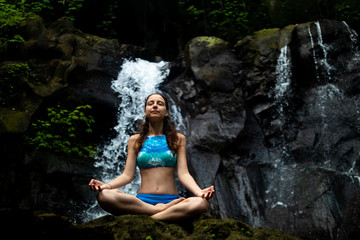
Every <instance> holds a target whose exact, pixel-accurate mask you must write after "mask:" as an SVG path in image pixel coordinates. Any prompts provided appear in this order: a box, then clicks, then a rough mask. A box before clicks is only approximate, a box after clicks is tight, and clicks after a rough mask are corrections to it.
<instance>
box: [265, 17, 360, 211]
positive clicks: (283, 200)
mask: <svg viewBox="0 0 360 240" xmlns="http://www.w3.org/2000/svg"><path fill="white" fill-rule="evenodd" d="M315 26H316V31H317V37H316V38H314V37H313V35H312V33H311V29H310V27H308V33H309V37H310V43H311V45H312V49H311V52H312V55H313V60H314V65H315V74H316V76H315V77H316V80H317V84H318V85H319V86H317V87H315V88H313V90H312V91H313V95H311V96H310V97H311V98H312V99H313V103H314V105H312V106H309V107H310V108H312V110H311V112H312V114H313V116H312V119H319V121H318V122H317V123H316V124H315V125H317V129H318V132H317V140H316V146H315V148H316V149H317V151H319V152H321V155H322V157H320V158H318V159H316V161H314V162H309V163H306V164H304V171H305V169H307V168H309V167H310V168H321V169H324V170H325V171H331V172H334V171H335V172H337V174H341V175H345V176H348V177H350V178H351V179H352V180H353V181H356V182H358V183H359V184H360V173H359V172H358V171H357V165H358V164H359V163H358V162H357V161H358V160H359V159H360V144H359V142H358V141H353V142H351V143H349V146H348V149H349V150H348V151H349V152H352V154H353V155H354V156H351V158H350V157H349V159H354V160H352V162H350V161H349V162H346V161H339V159H338V158H337V155H336V151H337V150H336V149H332V148H333V146H336V144H337V143H338V141H342V139H341V138H340V139H339V135H336V134H334V132H332V131H330V129H334V126H336V124H338V122H339V116H338V115H337V116H335V113H336V112H339V109H340V110H342V111H343V113H344V116H343V119H344V121H347V122H354V123H355V122H356V129H357V132H358V133H360V108H359V106H358V105H359V104H358V103H357V99H353V98H351V97H350V96H346V95H345V93H344V91H343V90H341V86H340V85H339V83H335V82H340V83H341V81H338V79H337V78H336V74H335V72H336V71H337V69H336V67H335V66H331V64H330V63H329V61H328V58H329V57H328V56H329V54H328V53H329V52H330V51H331V49H332V47H331V46H330V45H327V44H326V43H324V40H323V37H322V32H321V26H320V23H319V22H316V23H315ZM348 31H349V35H350V38H351V40H352V42H353V46H354V49H353V50H356V52H354V57H353V58H352V60H353V61H354V60H356V59H359V58H358V56H359V55H358V52H357V48H356V47H355V46H356V36H357V34H356V33H355V32H354V31H353V30H351V29H350V28H348ZM290 56H291V52H290V49H289V48H288V47H287V46H285V47H283V48H282V49H281V51H280V55H279V58H278V60H277V65H276V72H275V74H276V83H275V94H274V105H275V110H276V115H275V116H274V120H273V124H274V125H276V126H277V127H278V129H279V131H280V134H279V135H278V136H279V137H280V138H281V139H279V140H280V142H278V143H277V144H278V145H277V146H274V148H276V149H277V150H275V149H274V150H275V151H273V154H274V155H273V157H274V159H275V160H274V163H273V164H272V167H273V171H271V172H269V174H268V175H267V176H266V180H267V181H268V182H269V183H268V184H267V185H268V188H267V189H266V191H265V202H266V204H267V205H268V206H269V207H270V208H275V207H281V208H294V209H296V206H293V205H292V204H293V203H294V202H296V201H295V200H294V199H296V196H295V191H296V190H295V189H296V181H297V180H296V179H297V177H298V176H297V174H296V172H294V169H296V163H294V164H293V165H289V164H288V163H287V162H288V161H287V159H291V158H292V157H293V156H292V153H291V151H289V148H290V146H289V143H288V140H287V131H288V129H287V128H289V126H287V117H288V116H287V114H288V113H286V111H284V110H286V109H287V107H288V106H289V101H290V99H291V92H292V89H291V77H292V72H291V58H290ZM357 61H358V60H357ZM311 102H312V101H311ZM354 108H356V112H357V116H353V114H354ZM314 115H316V116H314ZM354 119H355V121H353V120H354ZM334 124H335V125H334ZM335 135H336V137H335ZM355 155H357V156H355ZM289 162H294V161H293V160H290V161H289ZM344 162H345V163H344ZM302 212H303V210H302V209H301V208H300V209H298V210H297V211H295V212H294V214H295V215H297V214H302Z"/></svg>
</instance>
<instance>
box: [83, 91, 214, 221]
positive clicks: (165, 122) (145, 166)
mask: <svg viewBox="0 0 360 240" xmlns="http://www.w3.org/2000/svg"><path fill="white" fill-rule="evenodd" d="M144 113H145V122H144V123H143V125H142V127H141V128H140V133H139V134H135V135H133V136H131V137H130V139H129V142H128V150H127V151H128V152H127V160H126V164H125V169H124V171H123V173H122V174H121V175H120V176H118V177H117V178H115V179H114V180H112V181H110V182H108V183H103V182H101V181H98V180H95V179H92V180H91V181H90V183H89V186H90V189H91V190H93V191H99V193H98V196H97V200H98V203H99V205H100V206H101V207H102V208H103V209H104V210H105V211H107V212H109V213H112V214H114V215H120V214H146V215H149V216H151V217H152V218H153V219H157V220H164V221H177V220H181V219H185V218H189V217H193V216H196V215H199V214H201V213H203V212H206V211H207V210H208V209H209V202H208V200H209V199H210V198H211V197H212V196H213V194H214V187H213V186H210V187H208V188H205V189H201V188H200V187H199V186H198V184H197V183H196V182H195V180H194V178H193V177H192V176H191V175H190V173H189V170H188V167H187V161H186V138H185V136H184V135H182V134H180V133H177V132H176V130H175V128H174V126H173V125H172V123H171V121H170V117H169V104H168V101H167V99H166V98H165V96H163V95H162V94H159V93H155V94H151V95H150V96H148V97H147V98H146V101H145V111H144ZM136 165H137V166H138V167H139V168H140V175H141V186H140V189H139V191H138V194H137V195H136V196H133V195H129V194H126V193H124V192H122V191H120V190H118V189H116V188H120V187H123V186H125V185H126V184H129V183H130V182H131V181H132V180H133V178H134V174H135V169H136ZM175 168H177V175H178V178H179V180H180V182H181V183H182V184H183V185H184V186H185V187H186V188H187V189H188V190H190V191H191V192H192V193H193V194H194V195H195V197H189V198H183V197H180V196H179V195H178V191H177V189H176V185H175Z"/></svg>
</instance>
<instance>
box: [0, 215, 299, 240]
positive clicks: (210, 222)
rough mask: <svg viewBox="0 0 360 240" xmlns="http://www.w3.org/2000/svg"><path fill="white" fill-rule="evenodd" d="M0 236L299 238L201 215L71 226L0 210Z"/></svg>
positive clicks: (104, 219) (134, 217) (100, 220)
mask: <svg viewBox="0 0 360 240" xmlns="http://www.w3.org/2000/svg"><path fill="white" fill-rule="evenodd" d="M0 217H1V219H3V220H5V221H4V224H5V225H3V226H2V227H3V230H4V231H3V234H4V235H5V236H9V237H11V238H12V239H21V238H29V237H34V238H36V239H109V240H110V239H111V240H120V239H121V240H123V239H148V240H149V239H229V240H230V239H254V240H255V239H278V240H296V239H299V238H296V237H293V236H290V235H288V234H286V233H283V232H280V231H276V230H271V229H263V228H253V227H251V226H249V225H247V224H245V223H243V222H240V221H237V220H234V219H214V218H211V217H209V216H207V215H203V216H202V217H201V218H199V219H196V220H193V221H192V220H191V221H187V222H186V223H181V224H179V223H165V222H161V221H155V220H153V219H152V218H150V217H148V216H144V215H124V216H117V217H115V216H110V215H108V216H104V217H101V218H98V219H95V220H93V221H90V222H87V223H83V224H74V223H72V222H70V221H69V220H68V219H67V218H66V217H64V216H61V215H56V214H53V213H46V212H31V211H26V210H11V209H0Z"/></svg>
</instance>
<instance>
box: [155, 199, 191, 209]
mask: <svg viewBox="0 0 360 240" xmlns="http://www.w3.org/2000/svg"><path fill="white" fill-rule="evenodd" d="M184 200H185V198H184V197H181V198H178V199H175V200H173V201H171V202H169V203H166V204H165V203H158V204H156V205H155V207H156V208H158V209H159V212H162V211H164V210H166V209H168V208H169V207H172V206H174V205H176V204H178V203H179V202H182V201H184Z"/></svg>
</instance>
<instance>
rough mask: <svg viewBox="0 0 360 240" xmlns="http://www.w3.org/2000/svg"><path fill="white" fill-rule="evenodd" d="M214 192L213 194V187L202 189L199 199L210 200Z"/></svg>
mask: <svg viewBox="0 0 360 240" xmlns="http://www.w3.org/2000/svg"><path fill="white" fill-rule="evenodd" d="M214 192H215V190H214V186H210V187H208V188H204V189H202V190H201V195H200V197H202V198H205V199H210V198H212V196H213V194H214Z"/></svg>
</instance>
